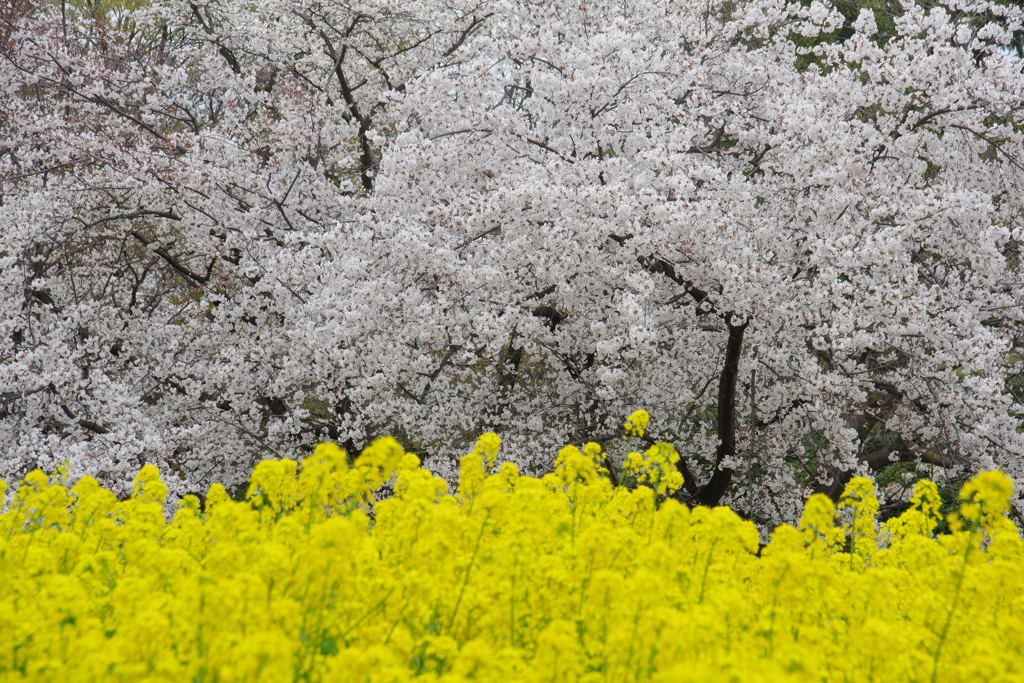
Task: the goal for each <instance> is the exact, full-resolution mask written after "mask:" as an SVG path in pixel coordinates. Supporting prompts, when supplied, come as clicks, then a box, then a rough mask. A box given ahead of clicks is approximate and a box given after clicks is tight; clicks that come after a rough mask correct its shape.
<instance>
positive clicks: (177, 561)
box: [0, 435, 1024, 683]
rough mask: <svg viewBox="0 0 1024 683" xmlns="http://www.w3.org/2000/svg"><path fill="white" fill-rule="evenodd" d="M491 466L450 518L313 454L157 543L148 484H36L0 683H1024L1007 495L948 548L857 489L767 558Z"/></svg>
mask: <svg viewBox="0 0 1024 683" xmlns="http://www.w3.org/2000/svg"><path fill="white" fill-rule="evenodd" d="M498 445H499V441H498V438H497V437H496V436H494V435H486V436H484V437H483V438H482V439H481V440H480V442H479V444H478V446H477V448H476V449H475V450H474V451H473V453H472V454H470V455H468V456H466V457H465V458H464V459H463V464H462V471H461V478H460V482H459V487H458V491H457V492H456V494H455V495H449V494H448V493H447V492H446V490H447V486H446V484H445V482H443V481H442V480H440V479H438V478H436V477H434V476H433V475H432V474H431V473H429V472H428V471H426V470H424V469H422V468H421V467H420V466H419V461H418V460H417V458H416V457H415V456H413V455H411V454H407V453H405V452H404V451H403V450H402V448H401V447H400V446H399V445H398V443H397V442H395V441H394V440H392V439H383V440H379V441H377V442H375V443H374V444H373V445H372V446H370V447H369V448H368V449H366V451H364V452H363V454H362V455H361V456H360V457H359V458H358V459H356V461H355V463H353V465H352V466H349V464H348V462H347V460H346V456H345V454H344V453H343V452H342V451H340V450H339V449H338V448H337V447H336V446H333V445H321V446H320V447H318V448H317V449H316V451H315V452H314V453H313V455H312V456H311V457H309V458H307V459H305V460H304V461H303V462H302V463H301V464H299V463H296V462H295V461H291V460H281V461H268V462H264V463H261V464H260V465H259V466H258V467H257V468H256V471H255V472H254V473H253V476H252V480H251V482H252V483H251V487H250V490H249V496H248V500H247V501H245V502H236V501H233V500H231V499H229V498H228V496H227V495H226V494H225V492H224V489H223V488H222V487H219V486H214V487H213V488H212V489H211V490H210V492H209V495H208V496H207V498H206V501H205V506H204V507H203V508H201V506H200V504H199V501H198V500H196V499H195V498H192V497H188V498H186V499H185V500H184V501H183V502H182V504H181V507H180V509H179V510H178V511H177V513H176V514H175V516H174V518H173V520H171V521H170V522H168V521H166V520H165V517H164V513H163V501H164V497H165V495H166V488H165V487H164V485H163V484H162V483H161V482H160V479H159V476H158V473H157V471H156V470H155V468H153V467H149V466H147V467H144V468H143V469H142V471H141V472H140V473H139V475H138V478H137V480H136V486H135V492H134V495H133V496H132V497H131V498H130V499H128V500H124V501H119V500H117V499H116V497H115V496H114V495H113V494H112V493H110V492H109V491H107V490H104V489H103V488H101V487H100V486H99V485H98V484H97V483H96V482H95V481H94V480H92V479H88V478H86V479H83V480H82V481H80V482H79V483H77V484H75V485H74V486H73V487H71V488H70V489H68V488H66V487H65V486H64V485H62V484H61V482H60V480H59V478H58V479H55V480H52V481H51V480H50V479H48V478H47V477H46V476H45V475H44V474H42V473H40V472H33V473H31V474H30V475H28V477H27V478H26V479H25V481H24V482H23V483H22V484H21V486H20V487H19V488H18V490H17V492H16V493H15V494H14V495H13V497H12V499H11V500H10V501H9V505H8V506H7V509H6V512H4V513H3V514H2V515H0V568H2V571H0V679H2V680H5V681H21V680H24V681H146V682H152V681H174V682H179V681H197V682H203V683H210V682H212V681H223V682H227V681H275V682H276V681H311V682H312V681H346V682H358V681H373V682H380V683H394V682H398V681H405V680H410V679H414V678H415V679H417V680H424V681H438V682H441V681H464V680H469V679H472V680H474V681H503V682H506V681H586V682H595V683H596V682H598V681H639V680H644V681H646V680H652V681H673V682H674V681H705V680H733V681H755V682H756V681H868V680H876V681H937V680H941V681H979V680H984V681H1019V680H1022V679H1024V583H1022V581H1021V572H1020V568H1021V567H1022V566H1024V542H1022V541H1021V537H1020V535H1019V533H1018V531H1017V529H1016V528H1015V527H1014V526H1013V524H1012V523H1011V522H1010V521H1009V520H1008V519H1007V518H1006V516H1005V513H1006V510H1007V499H1008V498H1009V497H1010V495H1011V493H1012V487H1011V484H1010V482H1009V481H1008V480H1007V479H1006V477H1005V476H1004V475H1002V474H1000V473H996V472H988V473H985V474H982V475H981V476H979V477H978V478H977V479H975V480H973V481H972V482H971V483H969V484H968V485H967V486H965V488H964V490H963V492H962V494H961V498H962V500H963V504H962V507H961V510H960V513H959V514H957V515H955V516H954V518H953V519H952V520H951V527H952V529H953V531H952V532H951V533H949V534H946V535H940V536H935V535H933V529H934V528H935V526H936V524H937V523H938V522H939V521H940V518H939V513H938V510H939V505H938V501H939V499H938V493H937V490H936V489H935V487H934V485H932V484H930V483H927V482H924V483H921V484H919V485H918V488H917V491H916V492H915V495H914V499H913V501H912V505H911V508H910V510H908V511H907V512H906V513H905V514H903V515H902V516H901V517H899V518H897V519H895V520H892V521H890V522H888V523H886V524H884V525H879V524H878V523H877V522H876V513H877V511H878V503H877V500H876V498H875V494H874V491H873V488H872V485H871V482H870V481H868V480H865V479H854V480H853V481H852V482H851V483H850V485H849V487H848V489H847V491H846V495H845V496H844V498H843V499H842V500H841V501H840V504H839V509H838V510H837V509H836V508H835V506H833V504H832V502H831V501H830V500H828V499H827V498H824V497H822V496H814V497H812V498H811V500H810V501H809V502H808V504H807V508H806V511H805V514H804V516H803V519H802V521H801V523H800V525H799V526H800V528H799V529H797V528H793V527H789V526H782V527H779V528H778V529H777V530H776V532H775V534H774V535H773V538H772V540H771V543H769V544H768V545H767V546H765V547H763V548H760V547H759V537H758V533H757V530H756V529H755V527H754V526H753V525H752V524H751V523H749V522H746V521H743V520H741V519H740V518H739V517H738V516H737V515H736V514H735V513H734V512H733V511H731V510H729V509H728V508H714V509H708V508H701V507H698V508H694V509H690V508H687V507H686V506H684V505H682V504H680V503H678V502H676V501H675V500H671V499H669V500H666V501H664V502H662V503H660V504H659V500H661V496H659V495H658V492H657V490H656V489H657V486H658V485H659V483H658V482H653V483H654V484H655V486H654V487H653V488H652V487H648V486H644V485H640V486H636V487H634V488H631V489H629V488H622V487H613V486H612V485H611V484H610V483H609V481H608V479H607V478H606V477H604V476H601V475H602V468H601V466H600V465H599V464H598V463H599V459H600V457H601V455H600V449H599V448H598V447H596V446H593V445H591V446H587V447H586V448H584V449H583V450H582V451H581V450H579V449H576V448H571V447H567V448H565V449H563V450H562V451H561V453H560V454H559V456H558V464H557V467H556V469H555V471H554V472H553V473H552V474H549V475H547V476H545V477H542V478H533V477H526V476H520V474H519V472H518V471H517V469H516V468H515V466H514V465H511V464H504V465H501V466H500V468H497V471H495V469H496V456H497V451H498ZM654 455H656V456H658V457H664V456H666V454H665V453H659V454H654ZM648 459H650V458H648ZM668 460H671V458H670V457H669V458H668ZM387 483H390V484H391V486H393V490H394V495H393V496H391V497H387V498H386V499H384V500H380V501H376V500H375V499H376V498H377V497H379V496H377V495H376V493H375V492H376V491H377V490H378V489H379V488H380V487H381V486H383V485H385V484H387Z"/></svg>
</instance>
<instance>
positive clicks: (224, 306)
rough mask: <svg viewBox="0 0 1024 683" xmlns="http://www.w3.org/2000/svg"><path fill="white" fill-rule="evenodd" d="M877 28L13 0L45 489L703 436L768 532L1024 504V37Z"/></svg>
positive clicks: (13, 282) (712, 474) (32, 398)
mask: <svg viewBox="0 0 1024 683" xmlns="http://www.w3.org/2000/svg"><path fill="white" fill-rule="evenodd" d="M846 4H849V3H846ZM856 9H857V11H856V12H853V11H851V8H850V7H847V6H845V5H840V6H831V5H828V4H825V3H822V2H818V1H815V2H810V3H803V4H799V3H797V4H790V3H784V2H778V1H775V0H750V1H745V2H723V3H704V4H700V5H697V4H694V5H687V4H684V3H674V2H667V1H662V0H654V1H651V2H644V3H631V2H603V1H598V2H587V3H582V4H581V3H563V2H559V1H556V2H544V3H533V2H525V1H521V0H508V1H500V2H490V3H480V4H474V3H467V4H458V3H432V2H423V3H416V4H410V3H401V4H400V5H399V4H397V3H396V4H389V3H379V4H373V3H367V4H365V5H348V4H341V3H337V4H331V3H312V2H305V3H303V2H298V1H295V0H287V1H285V0H277V1H275V2H268V3H260V4H259V7H253V6H251V5H246V4H244V3H235V2H223V3H209V4H190V3H182V2H159V3H154V4H153V5H151V6H148V7H145V8H139V9H136V10H135V11H133V12H132V13H131V15H130V21H128V20H124V22H123V23H122V25H120V26H112V25H110V24H109V23H106V22H103V21H99V20H96V19H89V18H88V17H85V16H84V15H78V16H77V17H76V19H75V20H74V21H72V22H70V23H68V22H67V21H64V22H62V21H61V16H62V14H61V11H60V8H59V7H54V6H42V7H35V8H24V7H18V6H13V5H8V6H7V9H6V10H5V11H6V14H5V16H6V19H5V27H6V28H5V31H6V33H5V34H4V35H5V38H4V41H5V42H4V43H3V46H2V47H3V50H2V51H3V55H4V58H3V62H2V64H0V69H2V70H3V74H2V75H0V79H3V80H2V82H4V83H7V84H8V85H6V86H5V90H4V94H3V98H4V107H2V110H3V111H4V112H6V114H5V116H6V118H5V119H4V121H3V123H2V125H3V130H4V136H5V140H7V141H6V142H4V143H3V144H2V145H0V146H2V148H3V149H2V153H3V156H2V161H0V163H2V164H3V167H2V169H0V173H2V177H3V179H4V180H3V190H2V192H3V195H2V198H3V206H2V208H0V212H2V213H0V225H2V226H3V247H0V258H3V259H4V261H5V263H4V268H3V273H4V274H3V275H2V277H3V287H4V291H5V293H6V296H5V297H4V299H3V304H2V305H3V306H5V308H6V310H5V313H4V315H3V316H0V320H2V323H0V324H2V325H3V326H5V327H4V329H3V330H0V334H2V336H3V341H2V342H0V343H2V344H4V346H3V347H0V357H2V358H3V361H2V364H0V389H2V397H3V404H2V406H0V408H2V410H0V416H2V419H0V429H2V430H3V432H2V433H3V436H2V442H3V443H4V444H5V454H4V456H3V459H2V463H3V468H4V469H5V472H4V474H5V475H7V474H8V473H16V472H20V471H23V470H24V469H25V468H27V467H31V466H35V465H38V464H41V465H44V466H47V465H52V463H53V461H54V460H60V459H62V458H69V459H70V461H71V463H72V467H73V468H74V469H75V471H76V472H91V473H103V474H104V476H106V477H107V479H108V480H111V481H114V480H117V481H124V480H126V479H127V478H128V473H129V472H130V471H131V470H132V469H134V468H135V467H136V466H137V465H138V463H139V462H141V461H142V460H146V461H154V462H158V463H160V464H161V465H163V466H165V467H166V468H169V469H170V470H173V471H174V472H176V473H177V475H178V477H179V479H180V481H179V482H176V486H177V489H178V490H179V491H185V490H189V489H199V488H201V487H202V486H203V485H205V483H206V482H208V481H209V480H210V479H211V478H219V479H228V480H229V481H241V480H244V478H245V477H246V476H247V473H248V471H249V469H250V468H251V465H252V462H253V461H254V459H258V458H261V457H267V456H285V455H289V456H290V455H295V454H296V453H297V452H301V450H303V449H305V448H307V447H308V445H309V444H310V443H312V442H313V441H314V440H315V439H320V438H330V439H334V440H337V441H338V442H339V443H342V444H344V445H345V446H346V447H348V448H349V449H350V450H351V449H356V448H359V447H360V446H361V445H362V444H363V443H364V442H365V441H366V440H367V439H368V438H371V437H373V436H376V435H381V434H385V433H389V434H394V435H395V436H397V437H399V438H401V439H402V440H404V441H405V442H406V443H407V445H409V446H410V447H411V448H414V449H415V450H416V451H417V452H419V453H420V454H421V456H422V457H424V458H425V460H426V462H427V464H428V465H430V466H432V467H434V468H435V469H437V470H438V471H441V472H451V470H452V466H453V463H454V462H455V459H456V458H457V457H458V455H459V454H461V452H462V451H463V450H464V449H465V448H466V447H467V445H468V444H470V443H471V442H472V441H473V440H474V439H475V438H476V437H477V436H478V435H479V434H480V433H481V432H484V431H496V432H497V433H499V434H501V435H502V437H503V439H504V440H505V445H504V449H503V452H504V454H505V456H506V457H509V458H511V459H513V460H515V461H517V462H518V463H519V464H520V466H521V467H523V468H525V469H526V470H528V471H539V470H542V469H544V468H545V467H547V466H549V465H550V460H551V457H552V454H553V453H554V449H555V448H556V447H557V446H558V445H561V444H563V443H565V442H577V443H579V442H585V441H597V442H599V443H601V444H603V445H604V447H605V448H606V449H607V452H608V466H609V468H610V469H611V471H612V474H613V476H614V475H615V474H616V472H617V463H618V462H620V461H621V460H620V459H621V457H623V456H624V454H625V452H626V451H627V450H629V449H636V448H638V447H643V446H644V443H643V441H644V440H647V441H668V442H669V443H672V444H673V445H674V446H675V447H676V448H677V449H678V450H679V451H680V453H681V454H682V456H683V457H682V460H681V463H682V465H681V467H682V469H683V471H684V476H685V479H686V485H685V487H684V489H683V490H682V491H681V492H680V496H681V497H682V498H683V499H684V500H686V501H688V502H691V503H701V504H709V505H713V504H720V503H728V504H731V505H733V506H735V507H736V508H737V509H739V510H741V511H742V512H743V513H744V514H746V515H748V516H750V517H751V518H753V519H756V520H758V521H760V522H763V523H765V524H768V523H770V522H774V521H781V520H791V519H792V518H793V517H794V515H796V514H797V512H798V510H799V503H800V501H801V500H802V499H803V498H804V497H805V496H806V495H807V493H809V492H810V491H813V490H818V491H823V492H826V493H830V494H832V495H838V492H839V491H841V489H842V487H843V485H844V484H845V482H846V481H847V480H848V479H849V478H850V477H851V476H853V475H855V474H870V473H878V472H883V471H885V472H892V471H894V470H898V469H899V468H901V467H903V468H908V469H909V468H914V467H918V468H925V469H929V468H930V469H936V470H940V471H941V472H942V473H944V474H945V475H946V476H949V477H951V478H955V477H958V476H961V475H962V474H966V473H969V472H973V471H975V470H977V469H979V468H990V467H1000V468H1003V469H1004V470H1006V471H1007V472H1009V473H1010V474H1011V475H1013V476H1016V477H1018V478H1019V477H1021V476H1022V475H1024V464H1022V463H1024V461H1022V459H1021V456H1022V450H1024V439H1022V437H1021V435H1020V434H1019V433H1018V426H1019V424H1020V407H1019V403H1020V399H1021V396H1020V381H1019V379H1018V376H1019V373H1020V369H1019V366H1020V362H1021V356H1022V353H1021V350H1020V348H1019V347H1020V346H1021V339H1022V337H1021V331H1022V330H1021V304H1022V293H1021V287H1022V284H1024V283H1022V282H1021V280H1020V272H1019V271H1020V244H1021V242H1022V235H1021V223H1020V220H1021V219H1020V212H1021V208H1022V206H1021V203H1022V201H1024V199H1022V198H1024V192H1022V190H1024V188H1022V187H1021V184H1022V180H1024V176H1022V172H1024V165H1022V164H1024V155H1022V153H1021V152H1022V141H1021V135H1020V130H1021V128H1020V123H1021V112H1022V104H1024V102H1022V98H1024V75H1022V70H1021V62H1020V61H1019V60H1018V59H1016V58H1015V57H1014V55H1013V51H1012V50H1011V49H1007V48H1006V46H1012V45H1013V44H1014V42H1013V41H1014V35H1015V32H1017V31H1019V30H1020V10H1019V9H1017V8H1015V7H1012V6H1007V5H1005V4H998V3H990V2H975V1H970V2H967V1H965V0H953V1H952V2H943V3H928V4H927V6H925V5H918V4H912V3H905V4H902V5H900V4H898V3H889V4H887V5H886V6H885V8H883V9H884V11H882V10H876V11H871V10H868V9H860V8H856ZM636 408H645V409H647V410H649V411H650V412H651V414H652V415H653V419H652V422H651V426H650V429H649V430H648V432H647V433H646V434H645V436H644V437H643V439H641V440H639V441H638V440H637V439H636V438H631V439H625V438H623V436H622V434H623V430H622V422H623V420H624V418H625V416H626V415H628V414H629V413H631V412H632V411H633V410H634V409H636ZM908 473H909V471H908ZM889 495H890V499H891V500H892V502H893V503H896V502H898V501H899V490H898V487H897V488H894V489H892V490H890V491H889Z"/></svg>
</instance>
